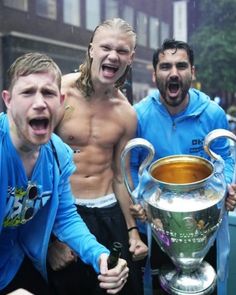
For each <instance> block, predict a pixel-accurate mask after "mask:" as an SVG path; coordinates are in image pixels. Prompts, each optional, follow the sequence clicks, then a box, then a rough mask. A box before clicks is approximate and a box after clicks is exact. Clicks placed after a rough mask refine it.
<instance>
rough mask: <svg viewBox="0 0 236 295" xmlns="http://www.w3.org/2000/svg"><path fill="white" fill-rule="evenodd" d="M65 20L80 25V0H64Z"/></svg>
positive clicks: (67, 22)
mask: <svg viewBox="0 0 236 295" xmlns="http://www.w3.org/2000/svg"><path fill="white" fill-rule="evenodd" d="M63 21H64V23H66V24H70V25H74V26H78V27H79V26H80V0H63Z"/></svg>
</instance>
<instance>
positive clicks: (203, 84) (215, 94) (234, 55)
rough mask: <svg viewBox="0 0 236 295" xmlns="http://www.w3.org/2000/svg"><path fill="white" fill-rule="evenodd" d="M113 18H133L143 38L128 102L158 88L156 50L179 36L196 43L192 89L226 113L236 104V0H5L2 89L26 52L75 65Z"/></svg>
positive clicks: (0, 31)
mask: <svg viewBox="0 0 236 295" xmlns="http://www.w3.org/2000/svg"><path fill="white" fill-rule="evenodd" d="M112 17H121V18H123V19H125V20H126V21H128V22H129V23H130V24H131V25H132V26H133V27H134V30H135V31H136V33H137V37H138V38H137V50H136V58H135V61H134V63H133V66H132V72H131V73H130V75H129V79H128V81H127V83H126V89H125V90H126V91H127V95H128V98H129V100H130V101H131V102H136V101H139V100H140V99H141V98H143V97H144V96H145V95H146V94H147V93H148V91H150V89H151V88H152V87H155V86H154V85H153V84H152V81H151V74H152V65H151V60H152V53H153V50H154V49H156V48H157V47H158V46H159V45H160V44H161V43H162V41H163V40H164V39H165V38H169V37H174V38H176V39H179V40H183V41H187V42H189V43H190V44H191V45H192V46H193V49H194V51H195V65H196V69H197V71H196V80H195V81H194V86H195V87H196V88H198V89H202V90H203V91H205V92H207V93H208V94H209V95H210V96H211V98H212V99H215V100H216V101H217V102H218V103H219V104H220V105H221V106H222V107H223V108H224V109H225V110H227V109H228V107H230V106H231V105H233V104H235V92H236V83H235V81H236V71H235V68H236V22H235V19H236V0H214V1H212V0H181V1H179V0H178V1H177V0H175V1H174V0H145V1H144V0H0V88H1V89H2V88H4V86H5V72H6V69H7V68H8V67H9V65H10V64H11V63H12V61H13V60H14V59H15V58H16V57H18V56H19V55H21V54H23V53H25V52H27V51H41V52H45V53H47V54H49V55H50V56H52V57H53V58H54V59H55V60H56V62H57V63H58V64H59V66H60V67H61V69H62V71H63V73H68V72H71V71H73V70H74V69H76V68H78V66H79V64H80V63H81V62H82V60H83V58H84V54H85V51H86V49H87V46H88V43H89V40H90V37H91V34H92V31H93V30H94V29H95V27H96V26H97V25H98V24H99V23H101V22H102V21H103V20H105V19H107V18H112ZM2 107H3V106H2V104H0V108H2Z"/></svg>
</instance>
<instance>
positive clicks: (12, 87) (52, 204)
mask: <svg viewBox="0 0 236 295" xmlns="http://www.w3.org/2000/svg"><path fill="white" fill-rule="evenodd" d="M8 80H9V81H8V82H9V85H8V89H7V90H3V92H2V97H3V100H4V102H5V105H6V107H7V113H6V114H4V113H1V114H0V188H1V192H0V194H1V197H0V294H1V295H3V294H8V293H9V292H12V291H14V290H16V289H19V288H23V289H25V290H27V291H30V292H32V293H33V294H35V295H42V294H44V295H45V294H52V293H51V291H50V289H49V287H48V284H47V281H46V279H47V268H46V256H47V251H48V244H49V240H50V237H51V233H52V231H53V233H54V235H55V236H57V237H58V238H59V239H60V240H62V241H64V242H65V243H68V245H69V246H70V247H71V248H72V249H73V251H74V252H75V253H76V254H77V255H79V256H80V257H81V259H83V261H84V262H85V263H88V264H91V265H92V266H93V267H94V269H95V270H96V272H97V273H100V274H99V276H98V280H99V282H100V284H101V287H102V288H104V289H107V291H108V292H110V293H112V294H115V293H117V292H119V291H120V290H121V289H122V287H123V285H124V283H125V282H126V280H127V276H128V268H127V266H126V265H127V264H126V261H125V260H123V259H119V260H118V264H117V266H116V267H115V268H113V269H110V270H108V267H107V256H108V254H109V250H108V249H107V248H105V247H104V246H103V245H101V244H100V243H98V242H97V240H96V238H95V237H94V236H93V235H92V234H91V233H90V231H89V230H88V228H87V227H86V225H85V223H84V222H83V220H82V219H81V217H80V216H79V215H78V214H77V212H76V208H75V206H74V201H73V198H72V193H71V190H70V183H69V177H70V175H71V174H72V173H73V172H74V170H75V166H74V164H73V159H72V155H73V152H72V150H71V149H70V148H69V147H68V146H67V145H66V144H64V143H63V142H62V141H61V139H60V138H59V137H58V136H56V135H55V134H52V132H53V129H54V128H55V126H56V124H57V123H58V119H59V112H58V110H59V108H60V106H61V105H62V103H63V100H64V97H63V96H62V95H61V93H60V88H61V71H60V69H59V68H58V66H57V65H56V64H55V62H54V61H53V60H52V59H51V58H49V57H48V56H46V55H44V54H40V53H28V54H25V55H23V56H21V57H19V58H18V59H17V60H16V61H15V62H14V63H13V64H12V66H11V67H10V69H9V71H8Z"/></svg>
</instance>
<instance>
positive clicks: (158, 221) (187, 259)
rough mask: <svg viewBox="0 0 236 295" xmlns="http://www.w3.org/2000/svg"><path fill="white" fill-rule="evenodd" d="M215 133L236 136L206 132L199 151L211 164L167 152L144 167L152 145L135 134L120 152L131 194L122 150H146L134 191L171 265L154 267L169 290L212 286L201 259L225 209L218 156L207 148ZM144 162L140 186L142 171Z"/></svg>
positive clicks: (199, 290) (199, 293)
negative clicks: (138, 188)
mask: <svg viewBox="0 0 236 295" xmlns="http://www.w3.org/2000/svg"><path fill="white" fill-rule="evenodd" d="M219 137H228V138H231V139H233V140H234V141H236V136H235V135H234V134H233V133H232V132H229V131H227V130H224V129H216V130H214V131H212V132H210V133H209V134H208V135H207V136H206V138H205V143H204V145H205V150H206V152H207V153H208V154H209V155H210V156H211V158H213V159H214V164H213V163H212V162H210V161H208V160H206V159H204V158H201V157H197V156H190V155H173V156H168V157H165V158H161V159H159V160H157V161H155V162H153V163H152V164H151V165H150V166H149V164H150V163H151V161H152V158H153V155H154V149H153V147H152V145H150V143H149V142H147V141H146V140H144V139H139V138H136V139H133V140H131V141H129V143H128V144H127V145H126V147H125V149H124V151H123V152H122V155H121V168H122V173H123V176H124V181H125V184H126V186H127V189H128V191H129V192H130V194H131V196H132V192H131V189H130V187H129V183H128V179H127V176H126V169H125V161H126V155H127V153H128V152H129V151H130V150H131V149H133V148H134V147H138V146H139V147H140V146H141V147H145V148H147V149H148V151H149V155H148V158H147V159H146V161H145V163H144V164H142V165H141V166H140V169H139V174H140V183H139V187H140V190H139V193H140V194H142V197H143V201H144V206H145V209H146V211H147V215H148V222H149V223H150V225H151V228H152V233H153V236H154V238H155V240H156V241H157V243H158V244H159V246H160V247H161V249H162V250H163V251H164V252H165V253H167V254H168V256H169V257H170V258H171V260H172V262H173V264H174V265H175V267H174V268H173V266H172V268H171V267H169V266H166V267H165V266H164V267H163V268H162V269H161V271H160V276H159V279H160V283H161V285H162V287H163V289H165V290H166V291H167V292H168V293H169V294H176V295H184V294H196V295H204V294H210V293H211V292H212V291H213V290H214V288H215V286H216V273H215V270H214V269H213V267H212V266H211V265H210V264H209V263H207V262H205V261H204V260H203V259H204V257H205V256H206V254H207V252H208V250H209V248H210V247H211V246H212V244H213V243H214V241H215V238H216V235H217V230H218V228H219V226H220V224H221V220H222V216H223V214H224V208H225V206H224V201H225V200H224V196H225V192H226V183H225V181H224V175H223V167H224V165H223V161H222V159H221V158H220V157H219V156H218V155H216V154H215V153H214V152H213V151H212V150H211V149H210V143H211V142H212V141H213V140H215V139H217V138H219ZM147 166H149V168H148V170H147V171H146V172H147V173H146V174H145V181H143V183H144V185H143V184H142V175H143V174H144V171H145V168H146V167H147ZM147 176H148V178H149V179H148V180H147ZM133 198H135V196H133Z"/></svg>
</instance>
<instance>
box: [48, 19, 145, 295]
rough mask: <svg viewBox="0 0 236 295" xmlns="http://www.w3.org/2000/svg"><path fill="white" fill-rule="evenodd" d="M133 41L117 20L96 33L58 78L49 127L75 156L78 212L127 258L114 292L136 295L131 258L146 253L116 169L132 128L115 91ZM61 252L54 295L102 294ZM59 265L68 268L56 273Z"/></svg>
mask: <svg viewBox="0 0 236 295" xmlns="http://www.w3.org/2000/svg"><path fill="white" fill-rule="evenodd" d="M135 42H136V35H135V33H134V32H133V30H132V28H131V27H130V25H129V24H128V23H127V22H125V21H124V20H122V19H119V18H115V19H111V20H107V21H105V22H104V23H102V24H101V25H99V26H98V27H97V28H96V29H95V31H94V33H93V36H92V39H91V42H90V44H89V46H88V51H87V56H86V60H85V62H84V63H83V64H82V65H81V66H80V68H79V72H78V73H71V74H68V75H65V76H64V77H63V78H62V93H64V94H65V103H64V108H63V109H62V120H61V121H60V124H59V125H58V127H57V129H56V132H57V133H58V135H59V136H60V137H61V138H62V139H63V141H65V142H66V143H67V144H69V145H70V146H71V147H72V149H73V150H74V161H75V164H76V166H77V170H76V171H75V173H74V174H73V175H72V177H71V185H72V191H73V194H74V196H75V204H76V207H77V210H78V213H79V214H80V215H81V216H82V218H83V219H84V221H85V223H86V225H87V226H88V228H89V229H90V230H91V232H92V233H93V234H94V235H95V236H96V238H97V239H98V241H99V242H100V243H102V244H103V245H105V246H107V247H108V248H111V246H112V243H113V242H121V243H122V244H123V247H122V254H121V257H123V258H124V259H126V260H127V262H128V267H129V269H130V274H129V277H128V280H127V283H126V285H125V286H124V288H123V289H122V291H121V293H120V294H127V295H130V294H135V295H140V294H143V288H142V274H141V269H140V266H139V264H137V262H136V261H135V260H138V259H143V258H144V257H145V256H146V254H147V247H146V245H145V244H144V243H143V242H142V240H141V239H140V236H139V233H138V231H137V227H136V225H135V220H134V218H133V217H132V216H131V214H130V211H129V202H130V198H129V195H128V192H127V190H126V188H125V186H124V183H123V181H122V177H121V171H120V153H121V150H122V149H123V148H124V146H125V144H126V143H127V141H128V140H129V139H130V138H132V137H133V136H134V133H135V128H136V116H135V112H134V110H133V109H132V106H131V105H130V104H129V102H128V100H127V98H126V97H125V96H124V95H123V94H122V92H121V91H120V90H119V87H120V86H122V84H123V83H124V81H125V79H126V75H127V72H128V71H129V68H130V65H131V63H132V61H133V58H134V50H135ZM64 248H65V251H64V255H62V249H63V245H62V243H61V242H60V241H55V242H54V245H52V246H51V247H50V249H49V262H51V267H52V268H53V269H54V271H53V272H52V273H51V274H52V276H51V278H52V282H53V284H54V286H55V288H56V293H57V294H63V295H69V294H74V290H75V289H76V290H78V291H79V290H80V291H81V294H87V295H89V294H90V295H91V294H94V295H99V294H104V292H103V290H102V289H101V288H100V287H99V286H98V283H97V279H96V276H95V273H94V271H93V270H92V269H91V268H89V267H87V266H86V265H85V264H84V263H82V262H81V260H80V259H79V257H76V256H75V255H73V253H71V251H68V249H66V247H64ZM57 254H61V255H60V257H59V255H57ZM66 258H67V261H68V263H66V261H65V260H66ZM76 260H77V261H76ZM69 262H72V263H70V264H69ZM63 264H64V265H67V266H66V267H65V268H64V269H63V268H62V269H61V270H60V268H61V266H63ZM78 274H79V275H78Z"/></svg>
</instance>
